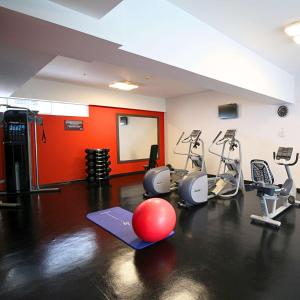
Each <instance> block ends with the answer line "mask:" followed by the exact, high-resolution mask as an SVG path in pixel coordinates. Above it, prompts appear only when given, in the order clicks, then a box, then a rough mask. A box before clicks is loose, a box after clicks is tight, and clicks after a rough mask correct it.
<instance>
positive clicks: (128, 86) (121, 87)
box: [109, 81, 139, 91]
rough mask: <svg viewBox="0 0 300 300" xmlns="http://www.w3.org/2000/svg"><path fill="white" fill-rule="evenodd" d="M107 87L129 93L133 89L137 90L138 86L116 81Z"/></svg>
mask: <svg viewBox="0 0 300 300" xmlns="http://www.w3.org/2000/svg"><path fill="white" fill-rule="evenodd" d="M109 87H111V88H114V89H119V90H123V91H131V90H134V89H137V88H138V87H139V86H138V85H136V84H133V83H131V82H129V81H123V82H122V81H118V82H114V83H111V84H110V85H109Z"/></svg>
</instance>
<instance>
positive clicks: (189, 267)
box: [0, 175, 300, 300]
mask: <svg viewBox="0 0 300 300" xmlns="http://www.w3.org/2000/svg"><path fill="white" fill-rule="evenodd" d="M141 181H142V175H133V176H127V177H118V178H114V179H112V180H111V186H110V187H106V188H102V189H96V188H88V186H87V185H86V184H85V183H76V184H69V185H65V186H62V191H61V193H52V194H50V193H48V194H41V195H40V198H38V196H37V195H34V196H32V197H31V199H30V198H28V199H23V203H24V207H23V208H22V209H19V210H4V209H2V210H1V211H0V299H1V300H4V299H10V300H13V299H45V300H46V299H64V300H66V299H86V300H87V299H172V300H173V299H176V300H177V299H183V300H185V299H264V300H266V299H300V291H299V283H300V235H299V234H300V209H299V210H297V209H295V208H292V209H290V210H289V211H288V212H287V213H286V214H284V215H282V217H281V220H282V222H283V224H282V228H281V229H280V230H279V231H276V230H273V229H271V228H268V227H267V228H266V227H262V226H256V225H252V224H250V219H249V215H250V214H251V213H259V206H258V201H257V199H256V196H255V193H252V192H251V193H247V194H246V195H245V196H244V198H243V197H240V198H238V199H235V200H231V201H230V200H226V201H224V200H217V201H211V202H209V203H208V205H206V206H204V207H200V208H196V209H191V210H177V217H178V220H177V227H176V235H175V236H174V237H173V238H171V239H170V240H168V241H164V242H161V243H159V244H157V245H155V246H153V247H150V248H148V249H145V250H140V251H134V250H133V249H131V248H130V247H128V246H127V245H125V244H123V243H122V242H121V241H119V240H118V239H116V238H114V237H113V236H112V235H110V234H109V233H107V232H105V231H104V230H102V229H101V228H100V227H97V226H96V225H94V224H93V223H91V222H89V221H88V220H86V218H85V215H86V214H87V213H88V212H91V211H95V210H99V209H104V208H108V207H110V206H117V205H120V206H122V207H124V208H127V209H129V210H133V209H134V207H135V206H136V205H137V204H138V203H139V202H141V201H142V193H143V189H142V185H141ZM170 198H171V200H170V201H171V202H172V203H173V204H174V206H175V207H176V205H175V203H176V195H173V196H170Z"/></svg>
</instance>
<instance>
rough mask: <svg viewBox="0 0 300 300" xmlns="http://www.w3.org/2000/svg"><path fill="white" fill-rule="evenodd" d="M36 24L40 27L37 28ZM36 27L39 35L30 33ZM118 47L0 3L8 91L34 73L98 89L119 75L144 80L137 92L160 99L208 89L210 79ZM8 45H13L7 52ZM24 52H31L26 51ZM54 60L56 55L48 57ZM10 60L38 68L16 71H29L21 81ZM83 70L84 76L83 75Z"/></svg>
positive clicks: (1, 61)
mask: <svg viewBox="0 0 300 300" xmlns="http://www.w3.org/2000/svg"><path fill="white" fill-rule="evenodd" d="M37 28H38V29H39V30H36V29H37ZM33 32H34V33H35V34H32V33H33ZM119 46H120V45H118V44H114V43H111V42H108V41H105V40H102V39H99V38H95V37H93V36H89V35H86V34H84V33H81V32H78V31H74V30H71V29H68V28H66V27H62V26H59V25H56V24H53V23H49V22H45V21H42V20H40V19H36V18H33V17H30V16H26V15H23V14H19V13H16V12H13V11H10V10H7V9H4V8H0V54H3V55H0V66H2V68H1V70H0V76H1V74H3V77H5V80H6V82H5V85H7V86H8V85H10V86H11V87H13V88H14V90H13V91H10V94H12V93H13V92H14V91H15V90H16V88H17V87H20V85H21V84H23V83H25V82H26V81H27V80H29V79H30V78H31V77H33V75H36V77H38V78H44V79H51V80H57V81H63V82H70V83H76V84H82V85H89V86H93V87H98V88H108V84H109V83H111V82H112V81H115V80H130V81H134V82H137V83H141V84H142V85H141V87H140V88H139V89H137V90H136V91H132V92H133V93H136V94H141V95H145V96H152V97H161V98H167V97H176V96H181V95H184V94H191V93H197V92H201V91H204V90H206V89H207V88H205V89H204V88H203V87H204V86H206V84H205V82H204V81H203V78H202V77H201V76H199V75H196V74H193V73H191V72H188V71H184V70H181V69H178V68H175V67H172V66H169V65H166V64H163V63H160V62H157V61H153V60H151V59H147V58H144V57H141V56H138V55H134V54H130V53H128V52H124V51H122V50H119ZM8 47H10V48H13V49H15V50H14V51H5V52H4V49H6V48H8ZM24 53H27V56H25V54H24ZM29 53H31V55H30V56H29ZM37 54H44V57H45V58H46V59H47V60H46V61H44V63H42V64H41V58H40V56H39V55H37ZM26 57H27V58H30V59H27V58H26ZM54 57H55V58H54ZM34 58H36V60H35V59H34ZM51 59H53V60H52V61H50V60H51ZM8 60H9V61H14V62H15V65H17V66H18V67H19V68H20V69H22V68H25V69H28V70H35V72H31V73H30V74H28V72H27V73H26V72H25V71H23V73H22V72H21V71H20V70H19V71H18V72H17V73H18V74H19V73H20V74H23V75H24V74H25V75H26V76H27V77H26V76H25V77H22V80H23V81H22V83H20V81H19V80H17V79H18V76H16V75H15V73H16V72H15V71H14V70H15V68H16V67H15V68H11V67H10V66H9V65H7V64H6V62H7V61H8ZM49 61H50V62H49ZM48 62H49V63H48ZM37 64H38V68H37V67H36V65H37ZM38 71H39V72H38ZM84 73H85V74H86V75H83V74H84ZM146 78H148V79H146ZM0 79H1V78H0ZM8 81H9V82H8ZM6 96H9V95H6Z"/></svg>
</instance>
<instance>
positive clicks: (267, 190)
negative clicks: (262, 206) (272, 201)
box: [255, 183, 281, 196]
mask: <svg viewBox="0 0 300 300" xmlns="http://www.w3.org/2000/svg"><path fill="white" fill-rule="evenodd" d="M255 185H256V187H255V189H256V190H257V194H258V195H261V194H263V195H269V196H274V195H275V194H276V193H277V191H278V190H281V189H280V187H279V186H278V185H274V184H259V183H256V184H255Z"/></svg>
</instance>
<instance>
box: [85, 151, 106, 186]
mask: <svg viewBox="0 0 300 300" xmlns="http://www.w3.org/2000/svg"><path fill="white" fill-rule="evenodd" d="M85 153H86V155H85V159H86V163H85V164H86V166H87V168H86V173H87V181H88V183H91V184H102V183H105V182H108V180H109V173H110V172H111V168H110V164H111V162H110V160H109V158H110V155H109V149H106V148H103V149H86V150H85Z"/></svg>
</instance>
